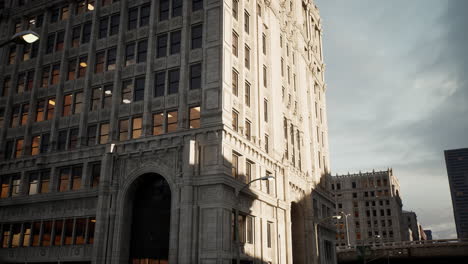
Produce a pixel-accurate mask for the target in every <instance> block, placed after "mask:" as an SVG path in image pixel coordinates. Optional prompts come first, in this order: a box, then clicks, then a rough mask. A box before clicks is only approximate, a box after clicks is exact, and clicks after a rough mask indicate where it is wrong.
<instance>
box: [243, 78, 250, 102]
mask: <svg viewBox="0 0 468 264" xmlns="http://www.w3.org/2000/svg"><path fill="white" fill-rule="evenodd" d="M244 95H245V105H246V106H248V107H250V83H249V82H245V91H244Z"/></svg>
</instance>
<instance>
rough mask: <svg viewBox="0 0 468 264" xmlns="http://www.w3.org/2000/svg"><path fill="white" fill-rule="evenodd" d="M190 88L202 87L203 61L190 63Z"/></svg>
mask: <svg viewBox="0 0 468 264" xmlns="http://www.w3.org/2000/svg"><path fill="white" fill-rule="evenodd" d="M190 89H191V90H195V89H201V63H197V64H193V65H190Z"/></svg>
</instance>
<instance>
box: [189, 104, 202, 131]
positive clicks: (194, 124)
mask: <svg viewBox="0 0 468 264" xmlns="http://www.w3.org/2000/svg"><path fill="white" fill-rule="evenodd" d="M189 128H200V106H194V107H190V109H189Z"/></svg>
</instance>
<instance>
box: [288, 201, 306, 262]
mask: <svg viewBox="0 0 468 264" xmlns="http://www.w3.org/2000/svg"><path fill="white" fill-rule="evenodd" d="M291 235H292V256H293V263H294V264H305V263H306V251H305V246H306V241H305V225H304V212H303V209H302V207H301V205H299V204H298V203H295V202H293V203H291Z"/></svg>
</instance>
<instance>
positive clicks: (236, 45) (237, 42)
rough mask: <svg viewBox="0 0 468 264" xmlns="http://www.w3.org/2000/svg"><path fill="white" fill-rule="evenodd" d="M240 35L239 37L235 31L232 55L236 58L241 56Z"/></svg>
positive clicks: (233, 32) (233, 33)
mask: <svg viewBox="0 0 468 264" xmlns="http://www.w3.org/2000/svg"><path fill="white" fill-rule="evenodd" d="M238 47H239V35H237V33H236V32H235V31H232V54H234V56H236V57H237V56H238V55H239V51H238V50H239V49H238Z"/></svg>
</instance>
